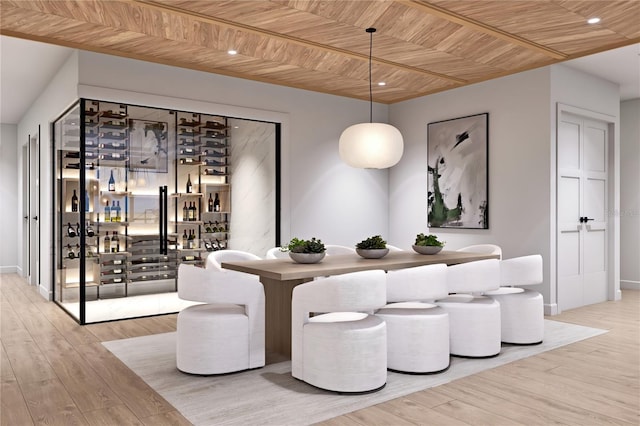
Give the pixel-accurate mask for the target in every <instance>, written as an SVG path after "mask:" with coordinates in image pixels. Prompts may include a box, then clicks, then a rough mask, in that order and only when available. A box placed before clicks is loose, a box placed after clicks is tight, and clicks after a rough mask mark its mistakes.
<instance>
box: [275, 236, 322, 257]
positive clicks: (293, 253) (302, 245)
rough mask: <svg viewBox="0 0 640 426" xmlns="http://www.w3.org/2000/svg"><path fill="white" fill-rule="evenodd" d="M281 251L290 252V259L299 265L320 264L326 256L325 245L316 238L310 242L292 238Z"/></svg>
mask: <svg viewBox="0 0 640 426" xmlns="http://www.w3.org/2000/svg"><path fill="white" fill-rule="evenodd" d="M281 250H282V251H288V252H289V257H290V258H291V259H293V260H294V261H295V262H298V263H318V262H320V261H321V260H322V259H323V258H324V255H325V246H324V243H323V242H322V240H319V239H316V238H315V237H313V238H311V239H310V240H303V239H300V238H292V239H291V241H289V244H287V245H286V247H281Z"/></svg>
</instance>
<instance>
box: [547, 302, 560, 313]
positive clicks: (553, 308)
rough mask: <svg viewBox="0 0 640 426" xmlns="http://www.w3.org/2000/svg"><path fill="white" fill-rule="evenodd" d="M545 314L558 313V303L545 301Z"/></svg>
mask: <svg viewBox="0 0 640 426" xmlns="http://www.w3.org/2000/svg"><path fill="white" fill-rule="evenodd" d="M544 314H545V315H558V314H559V312H558V304H557V303H545V304H544Z"/></svg>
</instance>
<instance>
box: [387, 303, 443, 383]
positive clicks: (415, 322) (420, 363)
mask: <svg viewBox="0 0 640 426" xmlns="http://www.w3.org/2000/svg"><path fill="white" fill-rule="evenodd" d="M376 315H377V316H379V317H380V318H382V319H383V320H384V321H385V322H386V323H387V368H388V369H390V370H395V371H400V372H403V373H415V374H432V373H440V372H442V371H444V370H446V369H447V368H449V361H450V357H449V314H448V313H447V312H445V311H444V310H443V309H442V308H440V307H438V306H437V305H434V304H431V303H422V302H400V303H391V304H389V305H386V306H385V307H384V308H382V309H379V310H378V311H377V312H376ZM425 336H429V338H428V339H427V338H425Z"/></svg>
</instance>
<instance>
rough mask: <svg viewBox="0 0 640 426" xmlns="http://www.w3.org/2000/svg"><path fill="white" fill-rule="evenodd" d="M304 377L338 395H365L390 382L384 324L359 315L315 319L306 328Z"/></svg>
mask: <svg viewBox="0 0 640 426" xmlns="http://www.w3.org/2000/svg"><path fill="white" fill-rule="evenodd" d="M303 357H304V378H303V380H304V381H305V382H307V383H309V384H311V385H313V386H316V387H318V388H321V389H326V390H330V391H335V392H344V393H362V392H373V391H376V390H379V389H381V388H382V387H384V385H385V384H386V382H387V329H386V324H385V322H384V321H383V320H382V319H380V318H377V317H376V316H373V315H367V314H365V313H360V312H332V313H328V314H322V315H318V316H314V317H312V318H310V319H309V322H308V323H306V324H305V325H304V342H303Z"/></svg>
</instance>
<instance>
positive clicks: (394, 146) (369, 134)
mask: <svg viewBox="0 0 640 426" xmlns="http://www.w3.org/2000/svg"><path fill="white" fill-rule="evenodd" d="M403 151H404V143H403V140H402V134H401V133H400V131H399V130H398V129H396V128H395V127H393V126H392V125H390V124H385V123H360V124H354V125H353V126H350V127H347V128H346V129H345V130H344V131H343V132H342V135H340V142H339V152H340V158H341V159H342V161H344V162H345V163H347V164H348V165H350V166H351V167H358V168H362V169H386V168H388V167H391V166H393V165H395V164H396V163H398V161H400V158H402V152H403Z"/></svg>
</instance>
